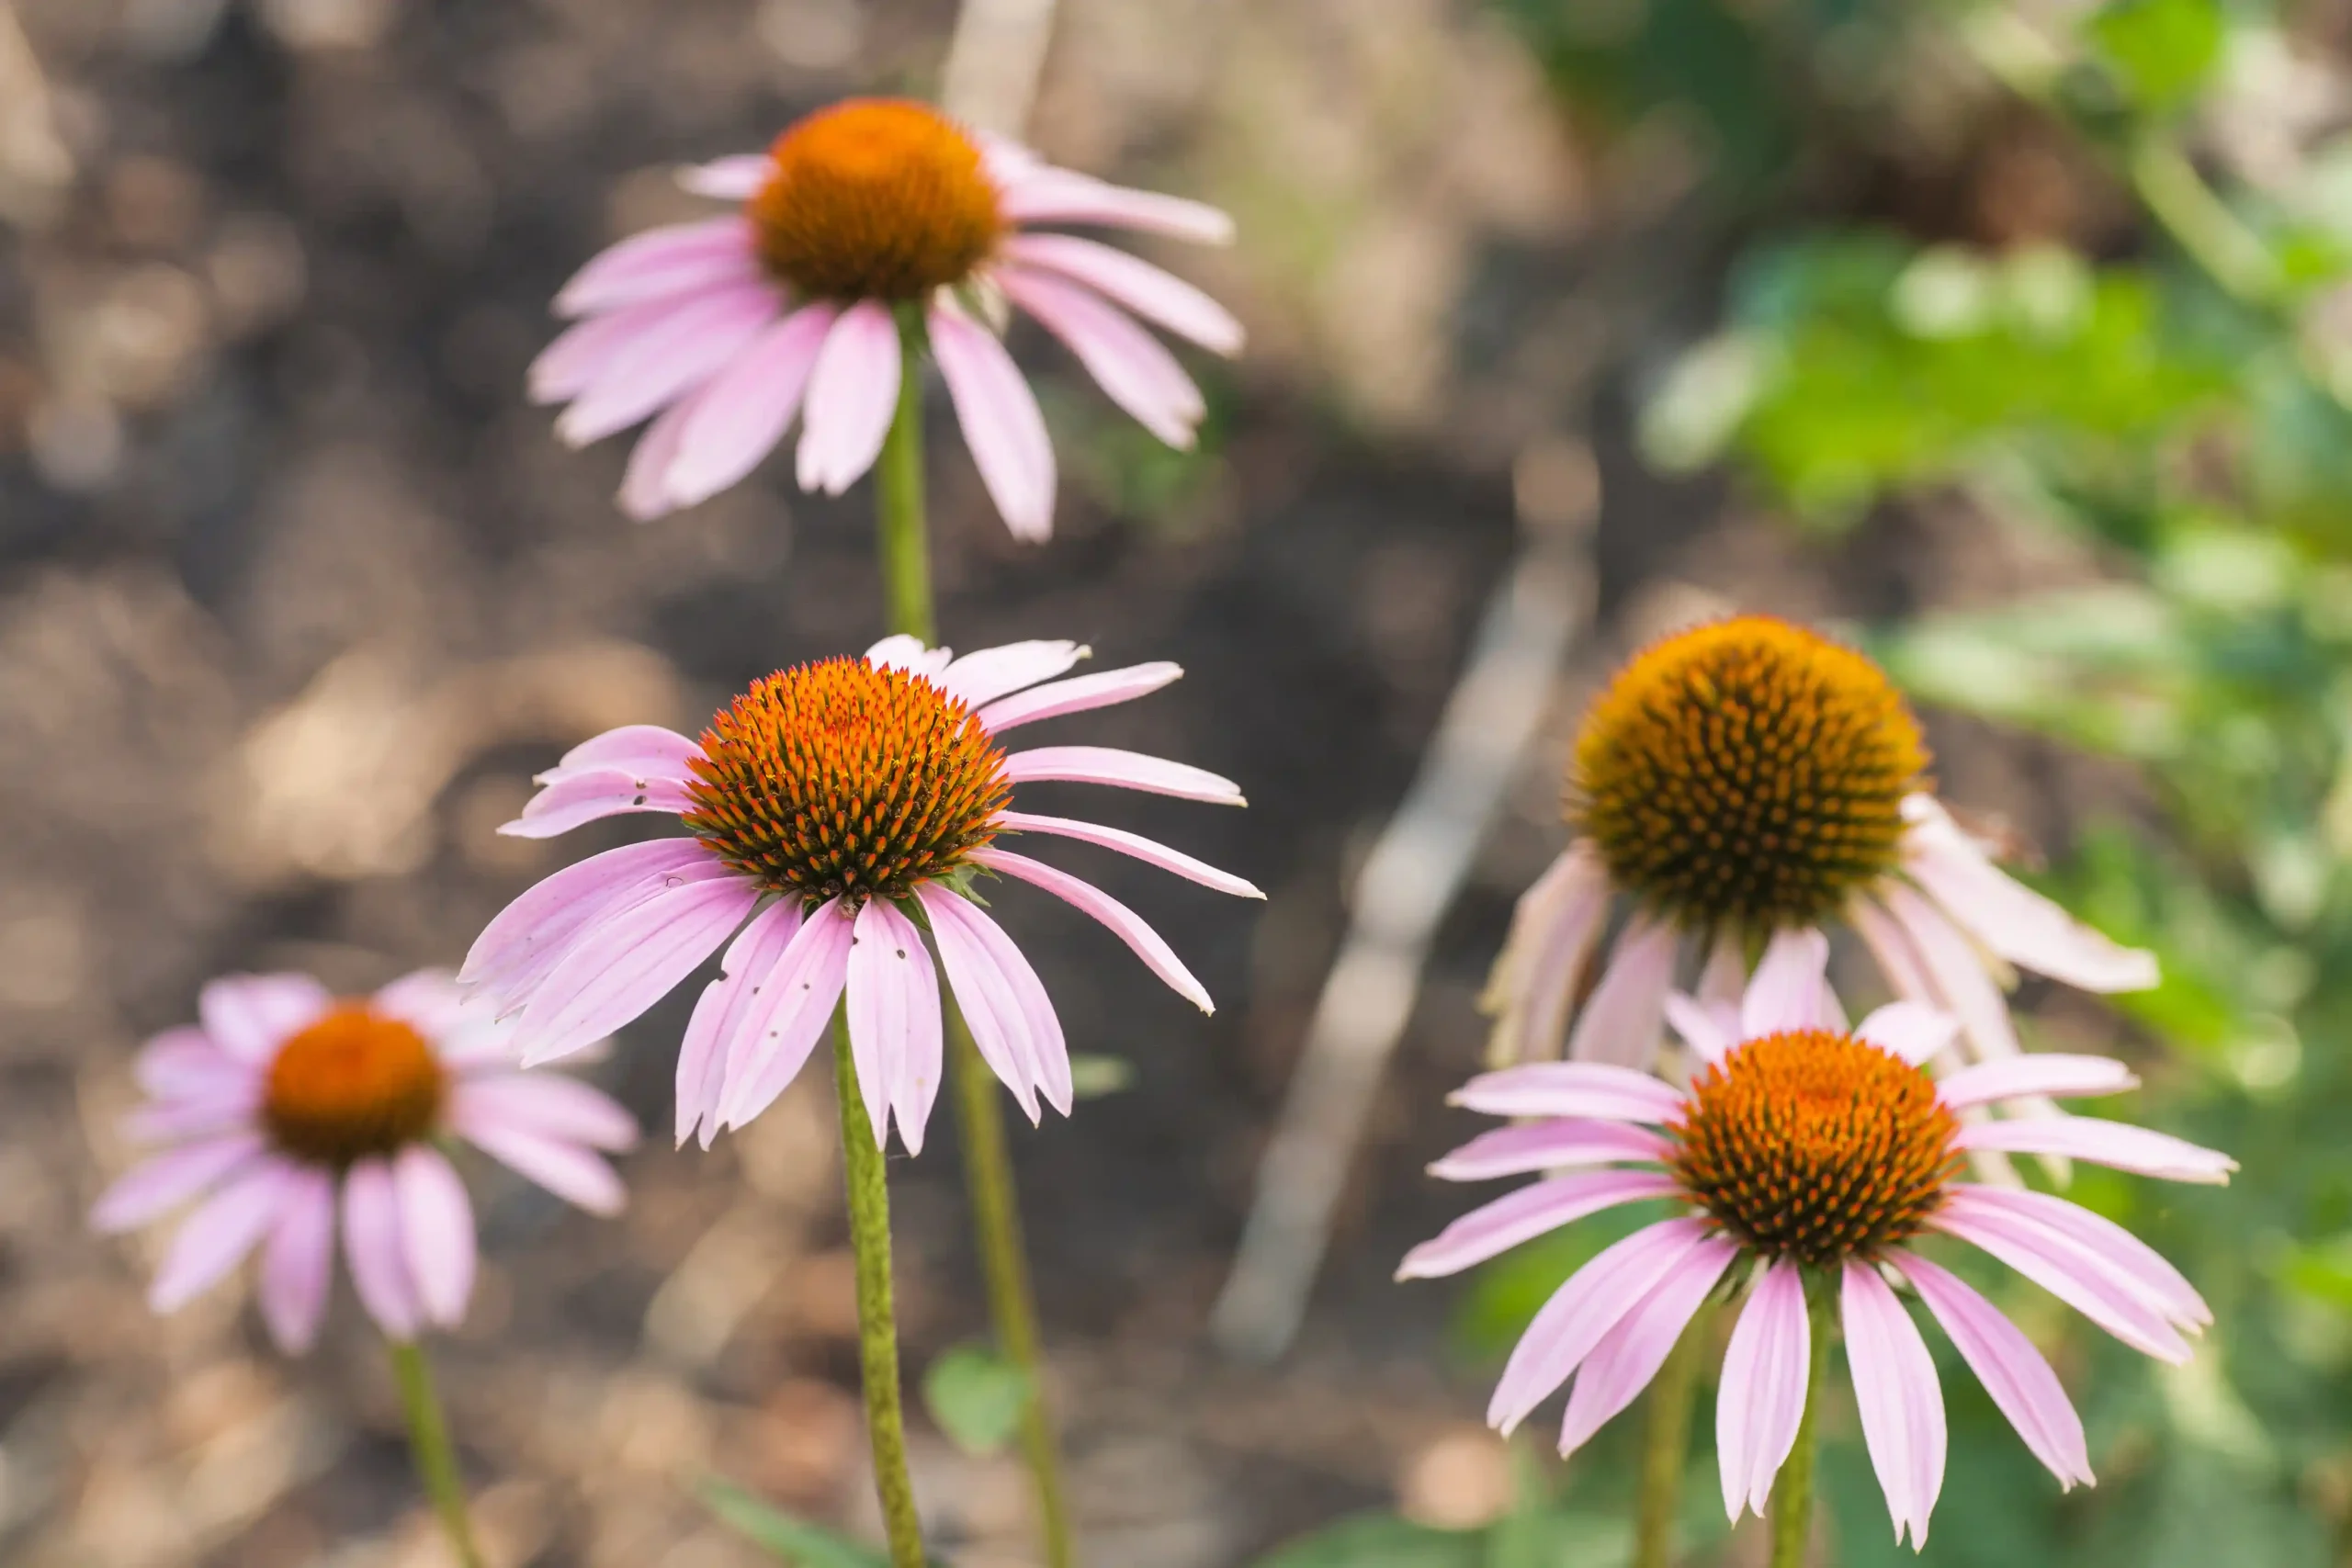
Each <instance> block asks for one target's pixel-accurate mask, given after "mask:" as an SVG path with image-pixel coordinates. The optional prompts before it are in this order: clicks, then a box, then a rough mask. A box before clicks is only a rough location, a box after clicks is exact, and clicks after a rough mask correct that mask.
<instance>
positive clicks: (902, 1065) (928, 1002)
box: [848, 897, 943, 1155]
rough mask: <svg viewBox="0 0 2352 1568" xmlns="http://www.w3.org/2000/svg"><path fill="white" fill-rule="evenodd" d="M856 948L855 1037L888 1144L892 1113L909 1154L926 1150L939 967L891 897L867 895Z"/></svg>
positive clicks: (936, 1060)
mask: <svg viewBox="0 0 2352 1568" xmlns="http://www.w3.org/2000/svg"><path fill="white" fill-rule="evenodd" d="M851 942H852V945H851V947H850V952H849V976H848V986H849V1045H850V1055H851V1056H852V1057H853V1058H854V1060H855V1061H856V1063H857V1077H858V1083H859V1084H860V1086H861V1087H862V1088H863V1089H865V1105H866V1111H867V1114H868V1115H869V1116H871V1117H872V1118H873V1122H874V1142H875V1145H876V1147H881V1146H885V1145H887V1142H888V1136H889V1131H888V1125H889V1118H890V1117H891V1116H892V1115H893V1114H895V1115H896V1116H897V1118H898V1122H899V1141H900V1142H901V1143H903V1144H905V1145H907V1152H908V1153H909V1154H910V1155H911V1154H921V1153H922V1134H923V1125H924V1123H925V1122H927V1121H928V1120H929V1119H930V1116H931V1105H932V1100H933V1098H934V1097H935V1096H936V1095H937V1094H938V1093H939V1077H940V1066H941V1062H942V1059H943V1058H942V1052H941V1043H940V1039H941V1037H940V1014H939V974H938V971H937V970H935V969H933V967H932V964H931V950H930V949H928V948H926V947H925V946H923V943H922V931H918V930H917V929H916V927H915V923H914V922H913V921H912V920H910V919H907V917H906V916H904V915H902V914H900V913H899V911H898V909H897V908H895V907H894V906H893V905H892V904H891V903H890V901H889V900H888V898H878V897H877V898H868V899H867V900H866V901H865V908H863V909H861V910H859V911H858V914H857V920H856V923H855V925H854V928H853V934H852V937H851Z"/></svg>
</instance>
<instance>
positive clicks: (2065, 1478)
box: [1902, 1254, 2092, 1491]
mask: <svg viewBox="0 0 2352 1568" xmlns="http://www.w3.org/2000/svg"><path fill="white" fill-rule="evenodd" d="M1902 1264H1903V1272H1904V1275H1905V1278H1907V1279H1908V1280H1910V1281H1911V1285H1912V1288H1913V1289H1914V1290H1916V1291H1917V1292H1919V1299H1920V1300H1921V1301H1922V1302H1924V1303H1927V1307H1928V1311H1929V1312H1931V1313H1933V1314H1935V1317H1936V1321H1937V1322H1938V1323H1939V1324H1941V1325H1943V1330H1944V1332H1945V1333H1946V1334H1947V1335H1949V1336H1951V1342H1952V1346H1953V1348H1955V1349H1957V1350H1959V1352H1960V1358H1961V1359H1962V1360H1963V1361H1966V1362H1967V1363H1968V1368H1969V1371H1973V1372H1974V1373H1975V1374H1976V1381H1977V1382H1980V1383H1982V1384H1984V1385H1985V1393H1988V1394H1990V1395H1991V1396H1992V1398H1993V1403H1994V1404H1995V1405H1996V1406H1998V1407H1999V1409H2000V1412H2001V1414H2002V1415H2003V1416H2007V1417H2008V1421H2009V1425H2010V1426H2011V1427H2015V1428H2017V1434H2018V1437H2019V1438H2023V1439H2024V1440H2025V1446H2026V1447H2027V1449H2029V1450H2031V1452H2032V1454H2033V1457H2034V1458H2036V1459H2038V1460H2040V1461H2041V1462H2042V1463H2043V1465H2045V1466H2046V1467H2048V1469H2049V1471H2050V1472H2051V1473H2052V1475H2055V1476H2056V1477H2057V1478H2058V1481H2059V1483H2060V1484H2061V1485H2063V1486H2064V1487H2065V1488H2066V1489H2067V1490H2069V1491H2072V1490H2073V1489H2074V1485H2075V1483H2076V1482H2078V1481H2079V1482H2081V1483H2083V1484H2084V1485H2086V1486H2087V1485H2089V1484H2090V1483H2091V1480H2092V1477H2091V1460H2090V1450H2089V1449H2088V1448H2087V1447H2086V1445H2085V1444H2084V1441H2083V1420H2082V1417H2081V1416H2077V1415H2075V1406H2074V1404H2073V1402H2071V1401H2070V1400H2068V1399H2067V1397H2066V1391H2065V1389H2064V1387H2063V1386H2062V1385H2061V1384H2060V1383H2059V1382H2058V1374H2057V1373H2055V1372H2053V1371H2051V1370H2050V1363H2049V1362H2048V1361H2046V1360H2044V1359H2042V1358H2041V1351H2039V1350H2037V1349H2035V1348H2033V1341H2031V1340H2030V1339H2028V1338H2027V1337H2025V1336H2024V1335H2023V1334H2022V1333H2020V1332H2018V1327H2017V1325H2015V1324H2013V1323H2011V1322H2010V1321H2009V1320H2008V1319H2007V1318H2006V1317H2004V1316H2002V1315H2001V1312H2000V1309H1999V1308H1997V1307H1996V1306H1995V1305H1994V1304H1993V1303H1990V1302H1988V1301H1986V1300H1985V1298H1984V1297H1983V1296H1981V1295H1978V1294H1977V1293H1976V1292H1974V1291H1973V1290H1972V1289H1970V1288H1969V1287H1968V1286H1967V1285H1965V1284H1963V1283H1962V1282H1961V1281H1960V1280H1958V1279H1957V1278H1955V1277H1954V1276H1952V1275H1951V1274H1948V1273H1946V1272H1945V1271H1944V1270H1943V1269H1939V1268H1938V1267H1937V1266H1936V1265H1935V1264H1932V1263H1930V1262H1928V1260H1927V1259H1925V1258H1914V1257H1911V1256H1909V1255H1908V1254H1905V1256H1904V1258H1903V1259H1902Z"/></svg>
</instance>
